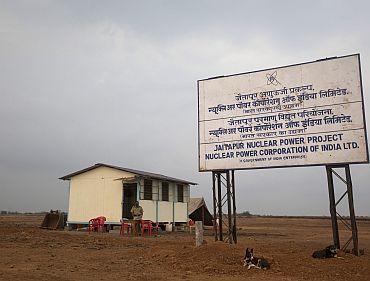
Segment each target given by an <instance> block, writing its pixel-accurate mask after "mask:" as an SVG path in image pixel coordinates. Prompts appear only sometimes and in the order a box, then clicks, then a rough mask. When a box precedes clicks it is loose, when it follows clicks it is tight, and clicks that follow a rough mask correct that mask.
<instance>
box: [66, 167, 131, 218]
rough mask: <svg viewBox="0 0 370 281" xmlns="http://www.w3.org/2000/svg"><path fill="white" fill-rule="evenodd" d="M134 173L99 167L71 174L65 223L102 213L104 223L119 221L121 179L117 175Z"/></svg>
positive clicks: (128, 175) (124, 175) (125, 175)
mask: <svg viewBox="0 0 370 281" xmlns="http://www.w3.org/2000/svg"><path fill="white" fill-rule="evenodd" d="M132 176H134V174H131V173H127V172H123V171H119V170H116V169H111V168H108V167H99V168H96V169H93V170H91V171H88V172H86V173H83V174H80V175H77V176H74V177H72V178H71V182H70V192H69V208H68V222H85V223H86V222H88V221H89V220H90V219H91V218H95V217H98V216H105V217H106V218H107V222H119V221H120V219H121V217H122V191H123V189H122V182H121V181H120V180H116V181H115V179H117V178H120V177H132Z"/></svg>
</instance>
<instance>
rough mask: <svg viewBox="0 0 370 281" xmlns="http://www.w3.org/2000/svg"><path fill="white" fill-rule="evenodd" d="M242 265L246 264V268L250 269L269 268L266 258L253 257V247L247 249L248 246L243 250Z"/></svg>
mask: <svg viewBox="0 0 370 281" xmlns="http://www.w3.org/2000/svg"><path fill="white" fill-rule="evenodd" d="M243 266H248V269H251V268H252V267H254V268H258V269H269V268H270V264H269V262H268V261H267V260H266V259H264V258H257V257H255V256H254V255H253V249H250V250H249V248H247V250H245V256H244V265H243Z"/></svg>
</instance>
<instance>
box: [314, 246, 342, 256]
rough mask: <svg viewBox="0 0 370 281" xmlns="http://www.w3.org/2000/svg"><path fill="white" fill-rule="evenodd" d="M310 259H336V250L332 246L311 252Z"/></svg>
mask: <svg viewBox="0 0 370 281" xmlns="http://www.w3.org/2000/svg"><path fill="white" fill-rule="evenodd" d="M312 257H313V258H315V259H327V258H337V257H338V249H337V248H336V247H335V246H334V245H330V246H327V247H326V248H325V249H323V250H318V251H315V252H313V254H312Z"/></svg>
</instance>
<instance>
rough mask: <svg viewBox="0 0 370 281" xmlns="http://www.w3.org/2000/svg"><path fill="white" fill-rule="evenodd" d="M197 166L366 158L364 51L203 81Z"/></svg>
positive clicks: (360, 160) (254, 165)
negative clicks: (361, 56) (362, 78)
mask: <svg viewBox="0 0 370 281" xmlns="http://www.w3.org/2000/svg"><path fill="white" fill-rule="evenodd" d="M198 103H199V119H198V122H199V170H200V171H212V170H224V169H254V168H271V167H287V166H307V165H328V164H339V163H343V164H344V163H347V164H348V163H368V161H369V159H368V151H367V139H366V129H365V117H364V103H363V97H362V85H361V70H360V57H359V55H350V56H344V57H339V58H331V59H326V60H319V61H315V62H309V63H303V64H297V65H292V66H286V67H279V68H274V69H268V70H261V71H255V72H249V73H244V74H237V75H230V76H223V77H215V78H210V79H205V80H200V81H198Z"/></svg>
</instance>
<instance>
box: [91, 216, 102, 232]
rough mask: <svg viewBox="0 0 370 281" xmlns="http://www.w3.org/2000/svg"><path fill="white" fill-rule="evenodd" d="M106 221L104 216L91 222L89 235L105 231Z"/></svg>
mask: <svg viewBox="0 0 370 281" xmlns="http://www.w3.org/2000/svg"><path fill="white" fill-rule="evenodd" d="M105 221H106V218H105V217H102V216H101V217H97V218H94V219H91V220H89V233H90V232H99V231H103V228H104V224H105Z"/></svg>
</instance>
